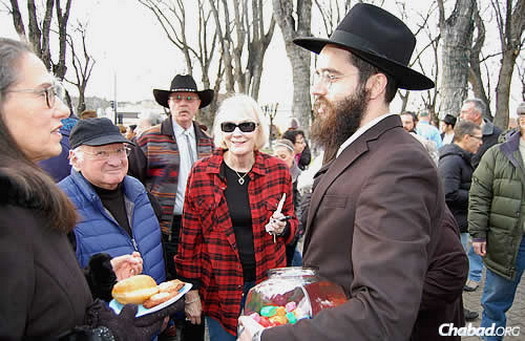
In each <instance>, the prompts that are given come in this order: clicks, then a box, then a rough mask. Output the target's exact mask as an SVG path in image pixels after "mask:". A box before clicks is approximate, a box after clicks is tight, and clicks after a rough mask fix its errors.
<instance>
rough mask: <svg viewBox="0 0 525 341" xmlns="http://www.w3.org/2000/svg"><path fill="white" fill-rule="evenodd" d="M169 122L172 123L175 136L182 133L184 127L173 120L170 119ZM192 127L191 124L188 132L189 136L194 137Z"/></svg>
mask: <svg viewBox="0 0 525 341" xmlns="http://www.w3.org/2000/svg"><path fill="white" fill-rule="evenodd" d="M171 122H172V123H173V133H174V134H175V136H181V135H183V134H184V132H185V131H186V129H184V128H183V127H181V126H180V125H179V124H178V123H177V122H176V121H175V120H171ZM192 128H193V124H192V125H191V127H190V128H189V129H188V134H189V136H190V137H194V135H195V133H194V131H193V129H192Z"/></svg>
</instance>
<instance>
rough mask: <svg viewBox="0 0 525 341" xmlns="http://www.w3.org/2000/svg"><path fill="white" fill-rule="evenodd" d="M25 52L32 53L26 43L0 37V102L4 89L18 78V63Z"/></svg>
mask: <svg viewBox="0 0 525 341" xmlns="http://www.w3.org/2000/svg"><path fill="white" fill-rule="evenodd" d="M26 53H32V51H31V49H30V48H29V46H28V45H26V44H24V43H22V42H20V41H16V40H12V39H7V38H0V104H1V103H3V100H4V96H5V93H6V91H7V90H8V89H9V88H10V87H11V86H13V84H14V83H16V81H17V80H18V70H17V69H18V63H19V62H20V60H21V59H22V56H23V55H25V54H26Z"/></svg>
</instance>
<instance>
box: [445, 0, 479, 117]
mask: <svg viewBox="0 0 525 341" xmlns="http://www.w3.org/2000/svg"><path fill="white" fill-rule="evenodd" d="M437 3H438V8H439V27H440V30H441V39H442V42H443V44H442V58H441V59H442V63H443V64H442V65H443V67H442V69H441V85H440V87H439V94H440V99H441V102H440V110H439V114H440V116H441V117H444V116H445V115H447V114H450V115H454V116H457V115H458V113H459V109H460V106H461V103H462V101H463V100H464V99H465V97H466V96H467V84H468V83H467V82H468V72H469V60H470V51H471V47H472V34H473V30H474V20H473V13H474V8H475V4H476V3H475V0H456V3H455V5H454V9H453V11H452V13H451V14H450V16H449V17H448V18H445V6H444V3H443V0H437Z"/></svg>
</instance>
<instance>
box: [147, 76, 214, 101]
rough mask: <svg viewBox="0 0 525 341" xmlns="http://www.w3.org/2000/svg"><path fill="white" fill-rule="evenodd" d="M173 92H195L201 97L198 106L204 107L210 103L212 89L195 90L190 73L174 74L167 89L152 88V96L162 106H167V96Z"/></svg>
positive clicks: (195, 85)
mask: <svg viewBox="0 0 525 341" xmlns="http://www.w3.org/2000/svg"><path fill="white" fill-rule="evenodd" d="M174 92H195V93H196V94H197V95H198V96H199V98H200V99H201V105H200V106H199V108H204V107H205V106H207V105H208V104H210V103H211V101H212V99H213V90H211V89H206V90H202V91H199V90H197V84H196V83H195V80H194V79H193V77H192V76H191V75H176V76H175V77H174V78H173V80H172V81H171V86H170V89H169V90H160V89H153V96H154V97H155V100H156V101H157V103H159V104H160V105H162V106H163V107H166V108H169V105H168V98H169V97H170V94H172V93H174Z"/></svg>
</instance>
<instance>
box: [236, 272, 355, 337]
mask: <svg viewBox="0 0 525 341" xmlns="http://www.w3.org/2000/svg"><path fill="white" fill-rule="evenodd" d="M346 300H347V298H346V295H345V293H344V291H343V288H342V287H341V286H339V285H337V284H335V283H332V282H329V281H326V280H323V279H321V278H320V277H319V276H318V275H317V271H316V270H315V269H312V268H304V267H288V268H276V269H271V270H269V271H268V279H267V280H265V281H263V282H261V283H259V284H257V285H256V286H254V287H253V288H251V289H250V291H249V292H248V295H247V297H246V303H245V305H244V312H243V314H242V315H244V316H250V317H251V318H253V319H254V320H255V321H256V322H257V323H259V324H260V325H262V326H263V327H265V328H266V327H274V326H279V325H283V324H288V323H292V324H294V323H297V321H299V320H301V319H310V318H312V317H314V316H315V315H316V314H317V313H319V312H320V311H321V310H323V309H326V308H333V307H336V306H338V305H340V304H343V303H344V302H346Z"/></svg>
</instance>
